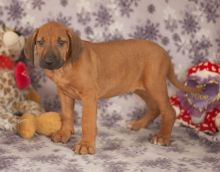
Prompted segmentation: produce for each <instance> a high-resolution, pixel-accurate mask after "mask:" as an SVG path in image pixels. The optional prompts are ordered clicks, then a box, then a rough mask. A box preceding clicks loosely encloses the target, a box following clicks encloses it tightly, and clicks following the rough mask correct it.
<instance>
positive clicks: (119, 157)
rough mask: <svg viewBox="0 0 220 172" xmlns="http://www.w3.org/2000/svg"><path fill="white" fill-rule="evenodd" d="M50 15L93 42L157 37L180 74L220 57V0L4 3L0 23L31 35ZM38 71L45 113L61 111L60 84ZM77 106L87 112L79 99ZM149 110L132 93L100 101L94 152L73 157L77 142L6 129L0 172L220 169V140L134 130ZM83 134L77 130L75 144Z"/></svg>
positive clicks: (33, 72) (35, 73) (0, 151)
mask: <svg viewBox="0 0 220 172" xmlns="http://www.w3.org/2000/svg"><path fill="white" fill-rule="evenodd" d="M51 20H55V21H59V22H62V23H64V24H65V25H67V26H69V27H71V28H73V29H74V31H76V32H77V33H78V34H79V35H80V36H81V38H82V39H84V40H90V41H94V42H99V41H110V40H117V39H129V38H135V39H150V40H153V41H155V42H157V43H158V44H160V45H161V46H162V47H164V48H165V49H166V50H167V51H168V52H169V54H170V57H171V58H172V61H173V63H174V65H175V71H176V74H177V75H178V77H184V76H185V71H186V69H187V68H189V67H190V66H192V65H193V64H196V63H198V62H200V61H203V60H206V59H210V60H214V61H220V0H181V1H180V0H0V23H5V24H6V25H8V26H11V27H15V28H16V29H17V30H18V31H20V32H21V33H23V34H24V35H28V34H29V33H31V32H32V31H33V29H35V28H37V27H38V26H40V25H42V24H43V23H45V22H47V21H51ZM31 76H32V79H33V86H34V87H35V88H37V90H38V91H39V93H40V95H41V97H42V101H43V104H44V106H45V108H46V110H59V101H58V97H57V95H56V90H55V86H54V85H53V82H52V81H50V80H49V79H48V78H46V77H45V75H44V73H43V71H42V70H41V69H32V70H31ZM171 88H172V87H171ZM173 90H174V89H170V91H171V92H172V91H173ZM76 107H77V108H76V112H77V114H80V112H81V107H80V103H79V102H77V106H76ZM143 111H144V103H143V102H142V101H141V99H140V98H139V97H137V96H135V95H133V94H130V93H129V94H126V95H120V96H118V97H114V98H111V99H109V100H102V101H100V102H99V110H98V113H99V114H98V116H99V126H103V127H102V128H101V129H100V132H99V136H98V140H97V144H98V145H97V147H98V154H97V155H95V156H94V157H88V156H85V157H74V158H73V154H72V152H70V150H69V149H70V147H71V146H70V145H66V146H62V145H59V144H57V145H55V144H53V143H51V142H49V141H48V140H46V138H44V137H40V136H37V137H36V138H35V139H33V140H31V141H30V142H29V141H24V140H23V139H20V138H19V137H18V136H15V135H11V134H6V135H5V134H3V133H0V137H1V139H0V171H1V170H3V171H4V170H5V171H49V170H53V171H56V170H57V171H87V170H88V169H90V171H92V170H91V169H94V171H98V170H99V171H109V172H111V171H114V172H116V171H146V170H148V171H154V170H155V171H161V170H162V171H168V170H169V171H194V170H200V171H218V172H219V171H220V156H219V150H220V149H219V144H213V143H210V142H207V141H204V140H200V138H198V136H197V135H195V134H194V133H193V132H191V130H187V129H182V128H178V129H175V132H174V138H173V142H172V146H171V147H169V148H159V147H155V146H153V145H151V144H149V142H148V136H149V134H151V133H153V132H152V131H151V130H149V131H148V130H144V129H143V130H141V132H140V133H139V134H135V133H134V132H131V131H129V130H127V129H126V128H125V123H126V121H127V120H129V119H131V118H136V117H139V115H141V113H143ZM80 116H81V115H77V121H76V122H77V124H80ZM154 125H158V123H157V122H156V123H155V124H154ZM78 128H79V125H78ZM112 128H114V130H113V131H111V130H112ZM152 128H153V129H154V128H155V126H153V127H152ZM110 131H111V132H110ZM120 134H121V135H120ZM76 137H79V133H78V132H77V133H76V136H75V135H74V136H73V138H72V139H71V144H72V143H73V142H74V141H76V140H75V139H76ZM15 142H16V145H14V144H12V143H15ZM210 144H211V145H210ZM5 147H6V148H5ZM195 147H196V149H195ZM158 150H159V151H158ZM38 152H44V154H40V155H39V154H38ZM216 153H217V154H216ZM180 155H181V156H180ZM132 157H136V158H135V159H132ZM94 160H95V161H94ZM59 162H62V163H60V166H59V165H58V164H59ZM30 167H31V168H30ZM44 168H45V169H47V170H45V169H44ZM55 169H56V170H55Z"/></svg>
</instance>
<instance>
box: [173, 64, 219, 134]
mask: <svg viewBox="0 0 220 172" xmlns="http://www.w3.org/2000/svg"><path fill="white" fill-rule="evenodd" d="M186 84H187V85H189V86H192V87H198V86H202V87H203V88H204V89H203V92H202V93H201V94H199V95H198V94H190V93H183V92H181V91H179V92H178V93H177V95H176V96H173V97H171V99H170V101H171V103H172V105H173V107H174V109H175V110H176V114H177V120H176V121H177V123H180V124H181V125H184V126H188V127H191V128H194V129H196V130H197V131H200V132H203V133H207V134H215V133H217V132H218V131H220V64H217V63H214V62H211V61H205V62H201V63H199V64H198V65H195V66H193V67H191V68H190V69H189V70H188V78H187V80H186Z"/></svg>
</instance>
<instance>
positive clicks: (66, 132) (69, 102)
mask: <svg viewBox="0 0 220 172" xmlns="http://www.w3.org/2000/svg"><path fill="white" fill-rule="evenodd" d="M58 94H59V98H60V103H61V119H62V126H61V129H60V130H59V131H57V132H56V133H54V134H53V135H52V137H51V139H52V140H53V141H54V142H63V143H66V142H67V141H68V140H69V139H70V136H71V134H72V133H74V109H73V108H74V103H75V101H74V99H72V98H70V97H68V96H66V95H65V94H63V92H62V91H61V90H58Z"/></svg>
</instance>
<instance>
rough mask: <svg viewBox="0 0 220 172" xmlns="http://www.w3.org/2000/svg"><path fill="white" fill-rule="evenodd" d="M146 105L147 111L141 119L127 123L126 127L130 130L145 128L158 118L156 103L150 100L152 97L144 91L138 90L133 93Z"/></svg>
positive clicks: (158, 111)
mask: <svg viewBox="0 0 220 172" xmlns="http://www.w3.org/2000/svg"><path fill="white" fill-rule="evenodd" d="M135 93H136V94H137V95H139V96H140V97H141V98H142V99H143V100H144V101H145V103H146V105H147V107H148V110H147V112H145V113H144V115H143V117H142V118H140V119H137V120H131V121H130V122H129V123H128V127H129V128H130V129H132V130H139V129H141V128H145V127H147V126H148V125H149V124H150V123H151V122H152V121H153V120H154V119H155V118H157V117H158V115H159V113H160V110H159V107H158V105H157V102H156V101H155V100H153V99H152V97H151V96H150V95H149V94H147V93H146V91H142V90H138V91H135Z"/></svg>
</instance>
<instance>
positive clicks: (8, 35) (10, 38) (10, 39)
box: [3, 31, 19, 46]
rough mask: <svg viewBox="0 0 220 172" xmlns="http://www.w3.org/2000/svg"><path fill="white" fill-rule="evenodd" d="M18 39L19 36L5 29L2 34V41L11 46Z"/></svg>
mask: <svg viewBox="0 0 220 172" xmlns="http://www.w3.org/2000/svg"><path fill="white" fill-rule="evenodd" d="M18 41H19V36H18V34H16V33H15V32H12V31H7V32H5V34H4V36H3V42H4V44H5V45H6V46H12V45H14V44H16V43H17V42H18Z"/></svg>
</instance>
